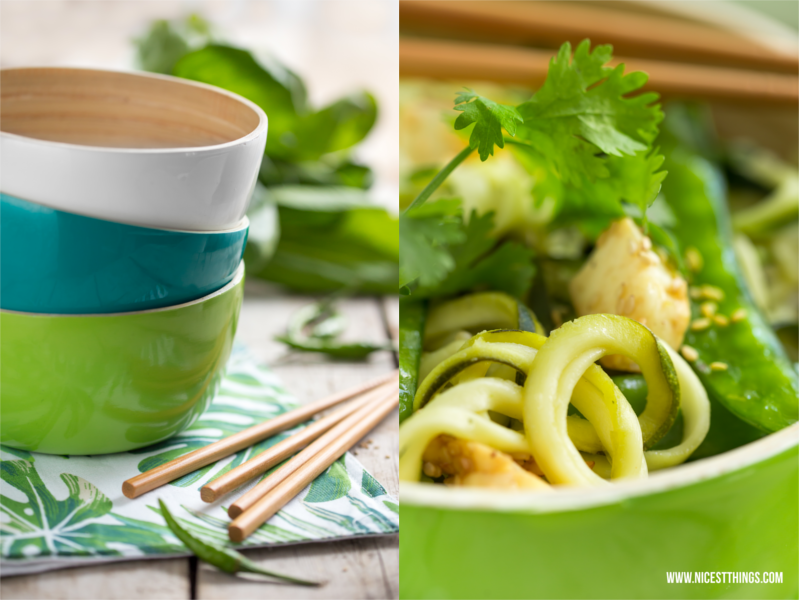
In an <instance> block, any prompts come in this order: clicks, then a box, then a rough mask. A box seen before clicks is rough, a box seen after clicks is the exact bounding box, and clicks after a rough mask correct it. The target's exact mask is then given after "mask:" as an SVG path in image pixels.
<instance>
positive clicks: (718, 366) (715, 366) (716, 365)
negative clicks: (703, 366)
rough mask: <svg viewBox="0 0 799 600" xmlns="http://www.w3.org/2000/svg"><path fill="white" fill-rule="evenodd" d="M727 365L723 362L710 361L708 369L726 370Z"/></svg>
mask: <svg viewBox="0 0 799 600" xmlns="http://www.w3.org/2000/svg"><path fill="white" fill-rule="evenodd" d="M728 368H729V367H728V366H727V363H723V362H712V363H710V370H711V371H726V370H727V369H728Z"/></svg>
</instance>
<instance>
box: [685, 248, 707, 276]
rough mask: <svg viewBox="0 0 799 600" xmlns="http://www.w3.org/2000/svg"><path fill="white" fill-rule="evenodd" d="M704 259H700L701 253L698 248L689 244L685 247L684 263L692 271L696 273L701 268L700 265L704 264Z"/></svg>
mask: <svg viewBox="0 0 799 600" xmlns="http://www.w3.org/2000/svg"><path fill="white" fill-rule="evenodd" d="M704 263H705V261H704V260H703V259H702V255H701V254H699V250H697V249H696V248H694V247H693V246H691V247H690V248H688V249H686V251H685V264H686V266H687V267H688V268H689V269H690V270H691V271H693V272H694V273H698V272H699V271H701V270H702V266H703V265H704Z"/></svg>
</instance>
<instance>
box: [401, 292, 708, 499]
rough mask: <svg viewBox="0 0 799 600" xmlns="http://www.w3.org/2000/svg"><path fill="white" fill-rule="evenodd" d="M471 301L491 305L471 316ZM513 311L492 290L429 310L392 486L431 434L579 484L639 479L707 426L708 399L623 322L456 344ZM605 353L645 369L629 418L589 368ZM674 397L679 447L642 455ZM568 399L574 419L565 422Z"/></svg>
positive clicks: (653, 341)
mask: <svg viewBox="0 0 799 600" xmlns="http://www.w3.org/2000/svg"><path fill="white" fill-rule="evenodd" d="M475 297H476V298H475ZM480 306H483V307H486V306H488V307H489V309H490V310H488V311H487V313H485V314H481V313H480V310H479V308H480ZM518 306H519V305H518V303H516V301H515V300H513V299H512V298H510V297H508V296H505V295H504V294H499V293H494V292H492V293H484V294H473V295H472V296H466V297H464V298H459V299H458V300H455V301H451V302H447V303H443V304H441V305H439V307H438V309H439V310H434V311H431V315H430V317H429V319H428V330H427V331H426V332H425V339H426V340H429V341H430V343H429V345H435V344H436V342H437V343H438V348H437V349H436V350H434V351H432V352H427V353H425V354H423V359H422V365H423V366H422V370H423V377H421V384H420V385H419V388H418V390H417V392H416V396H415V399H414V410H415V412H414V414H413V415H412V416H411V417H410V418H408V419H407V420H406V421H405V422H404V423H403V424H402V426H401V427H400V479H401V480H403V481H419V480H420V478H421V474H422V469H423V466H424V460H426V459H425V451H426V449H427V448H428V446H429V445H430V443H431V442H432V441H433V440H435V439H436V438H437V437H438V436H442V435H445V436H453V437H455V438H458V439H461V440H464V441H469V442H478V443H482V444H484V445H486V446H489V447H490V448H493V449H495V450H498V451H500V452H505V453H507V454H510V455H514V456H518V455H520V454H521V455H527V456H531V457H532V460H534V462H535V465H537V467H536V466H535V465H534V466H532V467H529V468H530V469H533V472H537V473H541V472H543V475H544V477H545V478H546V481H547V482H549V483H550V484H568V485H576V486H583V487H590V486H597V485H600V486H601V485H606V484H607V480H608V479H611V480H615V479H624V478H641V477H646V476H647V474H648V472H649V471H650V470H657V469H662V468H666V467H670V466H674V465H676V464H679V463H681V462H683V461H685V460H686V459H687V458H688V457H689V456H690V455H691V453H692V452H693V451H694V450H696V448H697V447H698V446H699V444H700V443H701V442H702V440H703V439H704V437H705V435H706V434H707V431H708V428H709V423H710V405H709V401H708V398H707V394H706V393H705V390H704V388H703V387H702V385H701V383H700V382H699V380H698V378H697V377H696V375H695V374H694V373H693V371H692V370H691V368H690V367H689V366H688V365H687V363H686V362H685V361H684V360H683V359H682V357H680V356H679V355H678V354H677V353H676V352H675V351H674V350H672V349H671V348H669V347H668V346H667V345H666V344H664V343H663V342H662V341H661V340H659V339H658V338H657V337H655V336H654V335H653V334H652V332H651V331H650V330H649V329H647V328H646V327H644V326H643V325H641V324H639V323H637V322H635V321H632V320H630V319H627V318H625V317H619V316H615V315H587V316H584V317H581V318H579V319H576V320H575V321H573V322H570V323H566V324H565V325H563V326H562V327H561V328H560V329H557V330H555V331H554V332H553V333H552V335H551V337H549V338H546V337H544V336H542V335H540V334H538V333H534V332H532V331H519V330H517V329H513V330H507V329H506V330H494V331H483V332H480V333H476V335H473V336H472V337H470V338H469V339H464V338H465V337H466V335H467V332H468V331H469V330H471V331H472V332H474V331H475V328H479V327H481V326H484V325H488V324H493V325H500V326H513V325H515V324H516V323H518V322H519V319H515V318H514V315H520V314H522V313H521V311H520V310H519V309H518ZM528 313H529V311H528ZM521 320H524V318H522V319H521ZM514 321H515V322H514ZM529 321H530V322H534V319H529ZM430 332H432V333H430ZM609 354H620V355H624V356H627V357H628V358H630V359H631V360H633V361H635V362H636V363H637V364H638V365H639V367H640V368H641V371H642V372H643V374H644V377H645V379H646V381H647V384H648V390H649V392H648V394H647V403H646V407H645V408H644V410H643V412H642V413H641V415H640V416H638V417H636V415H635V412H634V411H633V409H632V407H631V406H630V403H629V402H628V401H627V399H626V398H625V397H624V395H623V394H622V393H621V391H620V390H619V389H618V388H617V387H616V385H615V384H614V383H613V380H612V379H610V377H609V376H608V375H607V374H606V373H605V372H604V371H603V370H602V368H601V367H599V366H598V365H596V364H595V363H596V361H598V360H599V359H600V358H602V357H603V356H605V355H609ZM681 397H682V412H683V417H684V430H683V436H682V441H681V443H680V444H678V445H677V446H675V447H673V448H669V449H665V450H653V449H651V447H652V446H654V445H655V444H656V443H657V441H658V440H660V439H661V438H662V437H663V436H664V435H665V434H666V433H667V432H668V431H669V429H670V428H671V427H672V425H673V423H674V420H675V417H676V415H677V413H678V410H680V403H681ZM570 404H571V405H573V406H574V408H576V409H577V410H578V411H579V412H580V415H582V416H580V415H569V414H568V409H569V405H570ZM427 460H430V459H427ZM508 460H510V459H508ZM517 460H526V459H524V458H518V459H517ZM536 469H540V471H537V470H536ZM540 481H541V486H540V487H541V489H547V488H548V484H547V483H546V482H544V480H540ZM536 487H538V486H537V484H536Z"/></svg>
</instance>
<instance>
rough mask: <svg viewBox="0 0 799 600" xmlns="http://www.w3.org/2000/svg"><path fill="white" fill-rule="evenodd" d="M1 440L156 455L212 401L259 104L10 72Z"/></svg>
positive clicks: (239, 271) (168, 88) (135, 79)
mask: <svg viewBox="0 0 799 600" xmlns="http://www.w3.org/2000/svg"><path fill="white" fill-rule="evenodd" d="M0 93H1V98H0V100H1V102H0V152H1V153H2V167H3V168H2V179H1V180H0V331H2V336H0V369H2V377H0V419H2V429H1V430H0V443H2V444H4V445H7V446H10V447H12V448H17V449H22V450H30V451H37V452H45V453H54V454H101V453H108V452H120V451H125V450H131V449H134V448H138V447H141V446H146V445H148V444H152V443H155V442H158V441H161V440H163V439H166V438H168V437H170V436H172V435H174V434H176V433H178V432H180V431H182V430H183V429H185V428H186V427H188V426H189V425H190V424H191V423H192V422H193V421H194V420H195V419H196V418H197V417H198V416H199V415H200V414H201V413H202V411H203V410H204V409H205V408H206V407H207V405H208V403H209V402H210V400H211V399H212V397H213V394H214V393H215V391H216V387H217V385H218V383H219V380H220V378H221V375H222V372H223V369H224V365H225V363H226V361H227V358H228V356H229V354H230V348H231V345H232V341H233V336H234V334H235V331H236V325H237V322H238V315H239V310H240V308H241V301H242V296H243V285H244V264H243V262H242V256H243V252H244V247H245V245H246V242H247V232H248V227H249V222H248V221H247V218H246V216H245V212H246V210H247V206H248V204H249V201H250V196H251V195H252V192H253V189H254V187H255V183H256V178H257V173H258V168H259V166H260V163H261V158H262V156H263V152H264V146H265V144H266V130H267V121H266V115H265V114H264V113H263V111H262V110H261V109H260V108H258V107H257V106H256V105H254V104H253V103H251V102H249V101H247V100H245V99H243V98H241V97H239V96H237V95H235V94H231V93H229V92H226V91H224V90H220V89H217V88H213V87H211V86H207V85H202V84H198V83H194V82H189V81H186V80H180V79H175V78H171V77H163V76H156V75H146V74H134V73H120V72H111V71H99V70H89V69H63V68H59V69H56V68H30V69H7V70H3V71H0Z"/></svg>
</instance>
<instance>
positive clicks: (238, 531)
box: [227, 523, 247, 544]
mask: <svg viewBox="0 0 799 600" xmlns="http://www.w3.org/2000/svg"><path fill="white" fill-rule="evenodd" d="M227 534H228V537H229V538H230V541H231V542H234V543H236V544H240V543H241V542H243V541H244V538H245V537H247V536H246V534H245V531H244V530H243V529H242V528H241V527H239V526H238V525H233V524H232V523H231V524H230V525H229V526H228V528H227Z"/></svg>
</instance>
